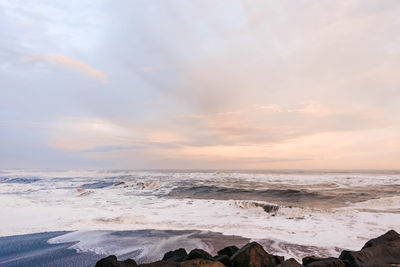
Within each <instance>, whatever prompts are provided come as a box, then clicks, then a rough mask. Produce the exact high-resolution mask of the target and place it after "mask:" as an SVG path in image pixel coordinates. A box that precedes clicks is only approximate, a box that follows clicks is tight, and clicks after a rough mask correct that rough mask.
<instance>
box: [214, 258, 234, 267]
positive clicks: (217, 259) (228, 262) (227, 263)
mask: <svg viewBox="0 0 400 267" xmlns="http://www.w3.org/2000/svg"><path fill="white" fill-rule="evenodd" d="M214 259H215V260H216V261H219V262H221V263H222V264H224V265H225V266H227V267H231V266H232V263H231V259H230V258H229V257H228V255H218V256H215V257H214Z"/></svg>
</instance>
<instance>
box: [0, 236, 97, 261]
mask: <svg viewBox="0 0 400 267" xmlns="http://www.w3.org/2000/svg"><path fill="white" fill-rule="evenodd" d="M65 233H67V232H49V233H38V234H27V235H17V236H8V237H0V266H2V267H17V266H18V267H21V266H35V267H49V266H59V267H69V266H71V267H89V266H94V265H95V263H96V261H97V260H99V259H100V258H101V257H102V256H101V255H96V254H92V253H77V252H76V251H75V250H73V249H68V247H70V246H71V245H73V243H63V244H48V243H47V240H49V239H50V238H53V237H56V236H59V235H62V234H65Z"/></svg>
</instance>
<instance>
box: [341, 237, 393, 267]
mask: <svg viewBox="0 0 400 267" xmlns="http://www.w3.org/2000/svg"><path fill="white" fill-rule="evenodd" d="M339 258H340V259H341V260H342V261H344V262H345V263H346V266H347V267H389V266H395V265H400V235H399V234H398V233H397V232H396V231H394V230H390V231H388V232H387V233H385V234H383V235H381V236H379V237H377V238H374V239H371V240H370V241H368V242H367V243H365V245H364V247H363V248H362V249H361V250H360V251H348V250H344V251H342V253H341V254H340V256H339Z"/></svg>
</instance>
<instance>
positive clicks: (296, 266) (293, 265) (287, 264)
mask: <svg viewBox="0 0 400 267" xmlns="http://www.w3.org/2000/svg"><path fill="white" fill-rule="evenodd" d="M302 266H303V265H301V264H300V263H298V262H297V261H296V260H295V259H293V258H290V259H288V260H286V261H284V262H283V263H281V264H279V265H277V267H302Z"/></svg>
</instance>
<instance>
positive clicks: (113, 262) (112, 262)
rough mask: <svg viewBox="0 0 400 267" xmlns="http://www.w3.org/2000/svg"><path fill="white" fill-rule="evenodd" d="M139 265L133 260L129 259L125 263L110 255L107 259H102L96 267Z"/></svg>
mask: <svg viewBox="0 0 400 267" xmlns="http://www.w3.org/2000/svg"><path fill="white" fill-rule="evenodd" d="M137 266H138V265H137V264H136V262H135V261H134V260H132V259H127V260H124V261H119V260H117V257H116V256H115V255H110V256H108V257H107V258H102V259H101V260H99V261H98V262H97V263H96V265H95V267H137Z"/></svg>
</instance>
